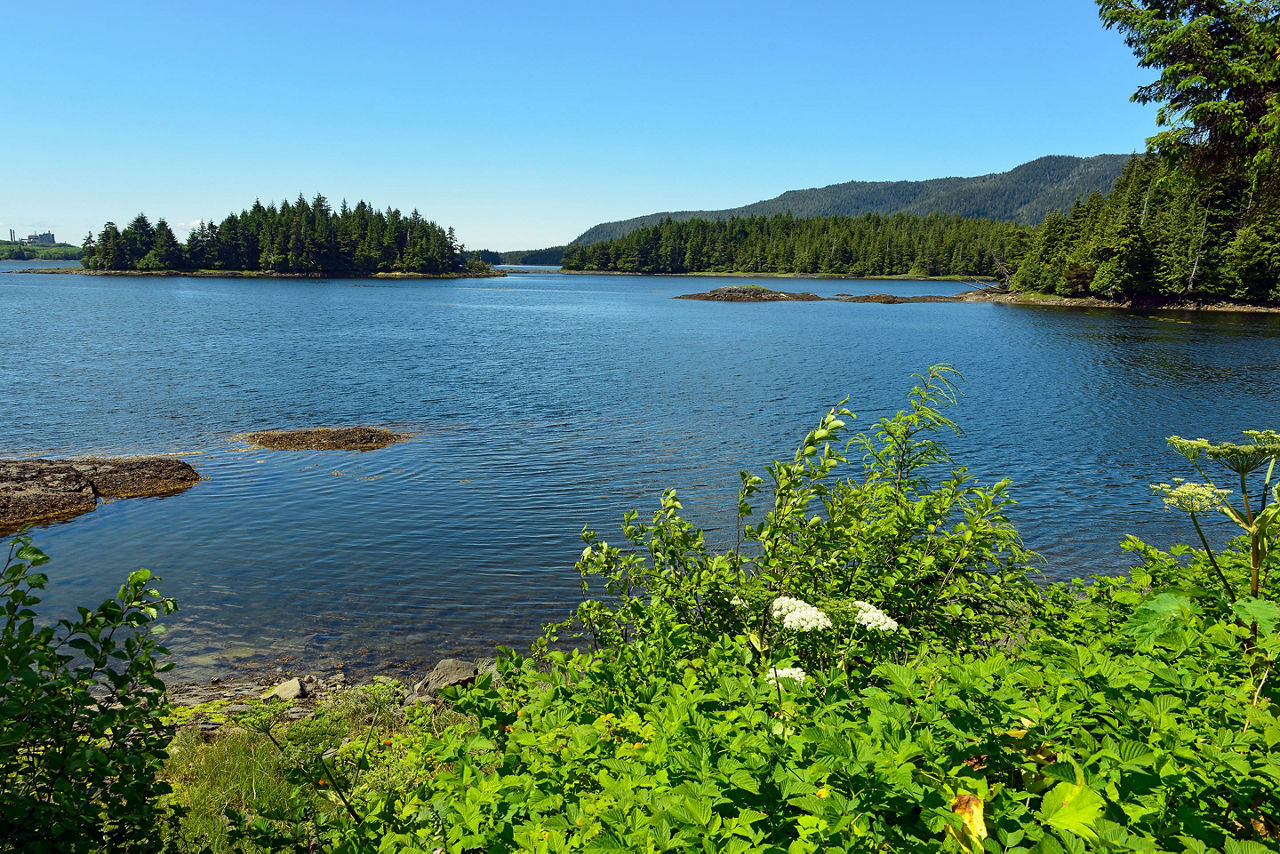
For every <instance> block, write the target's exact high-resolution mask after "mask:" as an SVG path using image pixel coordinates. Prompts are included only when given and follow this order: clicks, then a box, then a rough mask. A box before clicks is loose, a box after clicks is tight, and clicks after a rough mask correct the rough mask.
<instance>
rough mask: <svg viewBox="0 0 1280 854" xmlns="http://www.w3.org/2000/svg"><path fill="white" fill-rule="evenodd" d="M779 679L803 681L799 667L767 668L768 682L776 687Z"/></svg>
mask: <svg viewBox="0 0 1280 854" xmlns="http://www.w3.org/2000/svg"><path fill="white" fill-rule="evenodd" d="M779 679H794V680H795V681H796V682H803V681H804V671H803V670H801V669H800V668H799V667H771V668H769V681H770V682H771V683H772V684H774V685H777V684H778V680H779Z"/></svg>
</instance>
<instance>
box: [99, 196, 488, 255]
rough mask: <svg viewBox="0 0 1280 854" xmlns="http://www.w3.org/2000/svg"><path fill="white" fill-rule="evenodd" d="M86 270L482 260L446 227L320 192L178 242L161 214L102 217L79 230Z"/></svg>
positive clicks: (209, 226)
mask: <svg viewBox="0 0 1280 854" xmlns="http://www.w3.org/2000/svg"><path fill="white" fill-rule="evenodd" d="M83 252H84V254H83V257H82V258H81V264H82V265H83V266H84V267H85V268H87V269H90V270H178V271H191V270H246V271H260V272H274V273H311V274H321V273H338V274H343V273H345V274H355V275H370V274H373V273H391V272H402V273H428V274H448V273H457V272H464V271H471V272H476V271H477V270H481V269H483V268H484V264H483V262H481V261H480V260H479V259H478V258H475V257H472V258H468V256H467V254H466V249H465V247H464V246H463V245H462V244H460V243H459V242H458V240H457V238H456V236H455V234H454V230H453V229H452V228H444V227H441V226H440V225H437V224H436V223H435V222H433V221H431V220H427V219H424V218H423V217H422V215H421V214H419V213H418V211H417V210H414V211H413V212H412V213H410V214H409V215H408V216H405V215H404V214H402V213H401V212H400V211H399V210H396V209H394V208H388V209H387V210H385V211H379V210H376V209H374V208H373V206H371V205H369V204H367V203H366V202H363V201H361V202H358V203H357V204H356V205H355V207H349V206H348V205H347V203H346V202H345V201H344V202H342V204H341V206H340V207H339V209H338V210H337V211H336V212H335V211H334V210H332V208H331V207H330V205H329V202H328V201H327V200H326V199H325V197H324V196H322V195H319V194H317V195H316V196H315V198H313V199H312V200H311V201H310V202H308V201H307V200H306V199H305V198H303V197H302V196H301V195H299V196H298V199H297V200H296V201H295V202H293V203H290V202H288V201H285V202H282V203H281V204H280V205H279V206H278V207H277V206H276V205H275V204H274V203H271V204H268V205H263V204H262V203H261V202H260V201H255V202H254V204H253V207H251V208H249V209H248V210H242V211H241V212H240V213H238V214H236V213H232V214H230V215H228V216H227V217H226V218H225V219H223V220H222V222H220V223H216V224H215V223H204V222H202V223H200V224H199V225H197V226H196V227H195V228H194V229H192V231H191V233H190V235H189V236H188V237H187V240H186V242H185V243H182V242H179V240H178V238H177V236H176V235H175V234H174V232H173V229H172V228H171V227H170V226H169V224H168V223H167V222H166V221H165V220H164V219H159V220H157V221H156V222H155V223H154V224H152V223H151V221H150V220H149V219H148V218H147V216H146V215H145V214H141V213H140V214H138V215H137V216H136V217H134V219H133V221H132V222H130V223H129V224H128V225H127V226H126V227H125V228H124V229H120V228H118V227H117V226H116V224H115V223H114V222H108V223H106V225H104V226H103V229H102V231H101V232H100V233H99V234H98V235H97V236H96V237H95V236H94V235H92V234H90V235H89V236H88V237H86V238H85V241H84V245H83Z"/></svg>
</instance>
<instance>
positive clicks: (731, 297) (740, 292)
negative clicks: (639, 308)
mask: <svg viewBox="0 0 1280 854" xmlns="http://www.w3.org/2000/svg"><path fill="white" fill-rule="evenodd" d="M676 299H699V300H711V301H713V302H796V301H799V302H815V301H819V300H821V299H822V297H820V296H818V295H817V294H811V293H807V292H806V293H795V294H793V293H786V292H785V291H775V290H772V289H770V288H764V287H761V286H760V285H726V286H725V287H723V288H716V289H715V290H714V291H707V292H706V293H702V294H684V295H682V296H678V297H676Z"/></svg>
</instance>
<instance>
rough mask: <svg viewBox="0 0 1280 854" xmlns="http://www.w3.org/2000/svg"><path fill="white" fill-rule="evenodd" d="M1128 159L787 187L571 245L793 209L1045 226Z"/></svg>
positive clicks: (1102, 187) (1109, 182)
mask: <svg viewBox="0 0 1280 854" xmlns="http://www.w3.org/2000/svg"><path fill="white" fill-rule="evenodd" d="M1128 160H1129V155H1127V154H1099V155H1096V156H1094V157H1069V156H1066V155H1050V156H1048V157H1041V158H1038V159H1036V160H1032V161H1031V162H1030V163H1024V164H1022V165H1021V166H1018V167H1016V168H1014V169H1010V170H1009V171H1008V172H997V173H994V174H991V175H979V176H977V177H975V178H933V179H930V180H927V181H848V182H846V183H843V184H831V185H830V186H826V187H815V188H812V189H808V190H788V191H787V192H785V193H783V194H782V195H780V196H777V197H776V198H772V199H766V200H764V201H760V202H754V203H752V204H749V205H743V206H742V207H739V208H730V209H728V210H720V211H670V212H664V213H654V214H649V215H648V216H640V217H635V218H633V219H626V220H620V221H618V222H604V223H600V224H599V225H596V226H593V227H591V228H589V229H587V230H586V231H584V232H583V233H582V234H580V235H579V236H578V237H577V238H576V239H575V240H574V241H573V243H578V244H589V243H594V242H596V241H598V240H613V239H616V238H618V237H621V236H622V235H624V234H626V233H628V232H630V231H633V230H635V229H637V228H640V227H641V226H646V225H656V224H657V223H660V222H662V221H663V220H664V219H666V218H667V217H670V218H671V219H673V220H676V221H680V220H687V219H694V218H695V217H697V218H702V219H727V218H729V217H735V216H771V215H773V214H778V213H786V212H788V211H790V212H791V214H792V215H794V216H797V217H815V216H839V215H845V216H861V215H862V214H866V213H882V214H891V213H897V212H899V211H902V212H905V213H911V214H917V215H919V216H925V215H927V214H931V213H942V214H957V215H959V216H966V217H986V218H988V219H996V220H1011V221H1014V222H1019V223H1023V224H1025V225H1036V224H1039V223H1040V222H1042V221H1043V220H1044V218H1045V215H1046V214H1048V213H1049V211H1052V210H1067V209H1068V208H1070V207H1071V205H1072V203H1073V202H1074V201H1075V200H1076V198H1077V197H1080V196H1088V195H1089V194H1090V193H1092V192H1094V191H1095V190H1098V191H1101V192H1104V193H1105V192H1108V191H1109V190H1110V189H1111V187H1112V186H1113V185H1114V184H1115V182H1116V179H1117V178H1119V177H1120V174H1121V173H1122V172H1123V171H1124V165H1125V163H1126V162H1128Z"/></svg>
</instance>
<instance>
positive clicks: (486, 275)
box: [4, 267, 507, 280]
mask: <svg viewBox="0 0 1280 854" xmlns="http://www.w3.org/2000/svg"><path fill="white" fill-rule="evenodd" d="M4 272H6V273H39V274H41V275H46V276H50V275H52V276H59V275H62V276H65V275H77V276H127V277H134V276H150V277H154V278H161V279H169V278H182V277H187V278H196V279H360V280H365V279H500V278H504V277H505V276H506V275H507V273H506V271H505V270H488V271H485V272H464V273H352V272H341V273H276V272H271V271H267V270H261V271H260V270H86V269H84V268H83V267H35V268H32V269H29V270H6V271H4Z"/></svg>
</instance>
